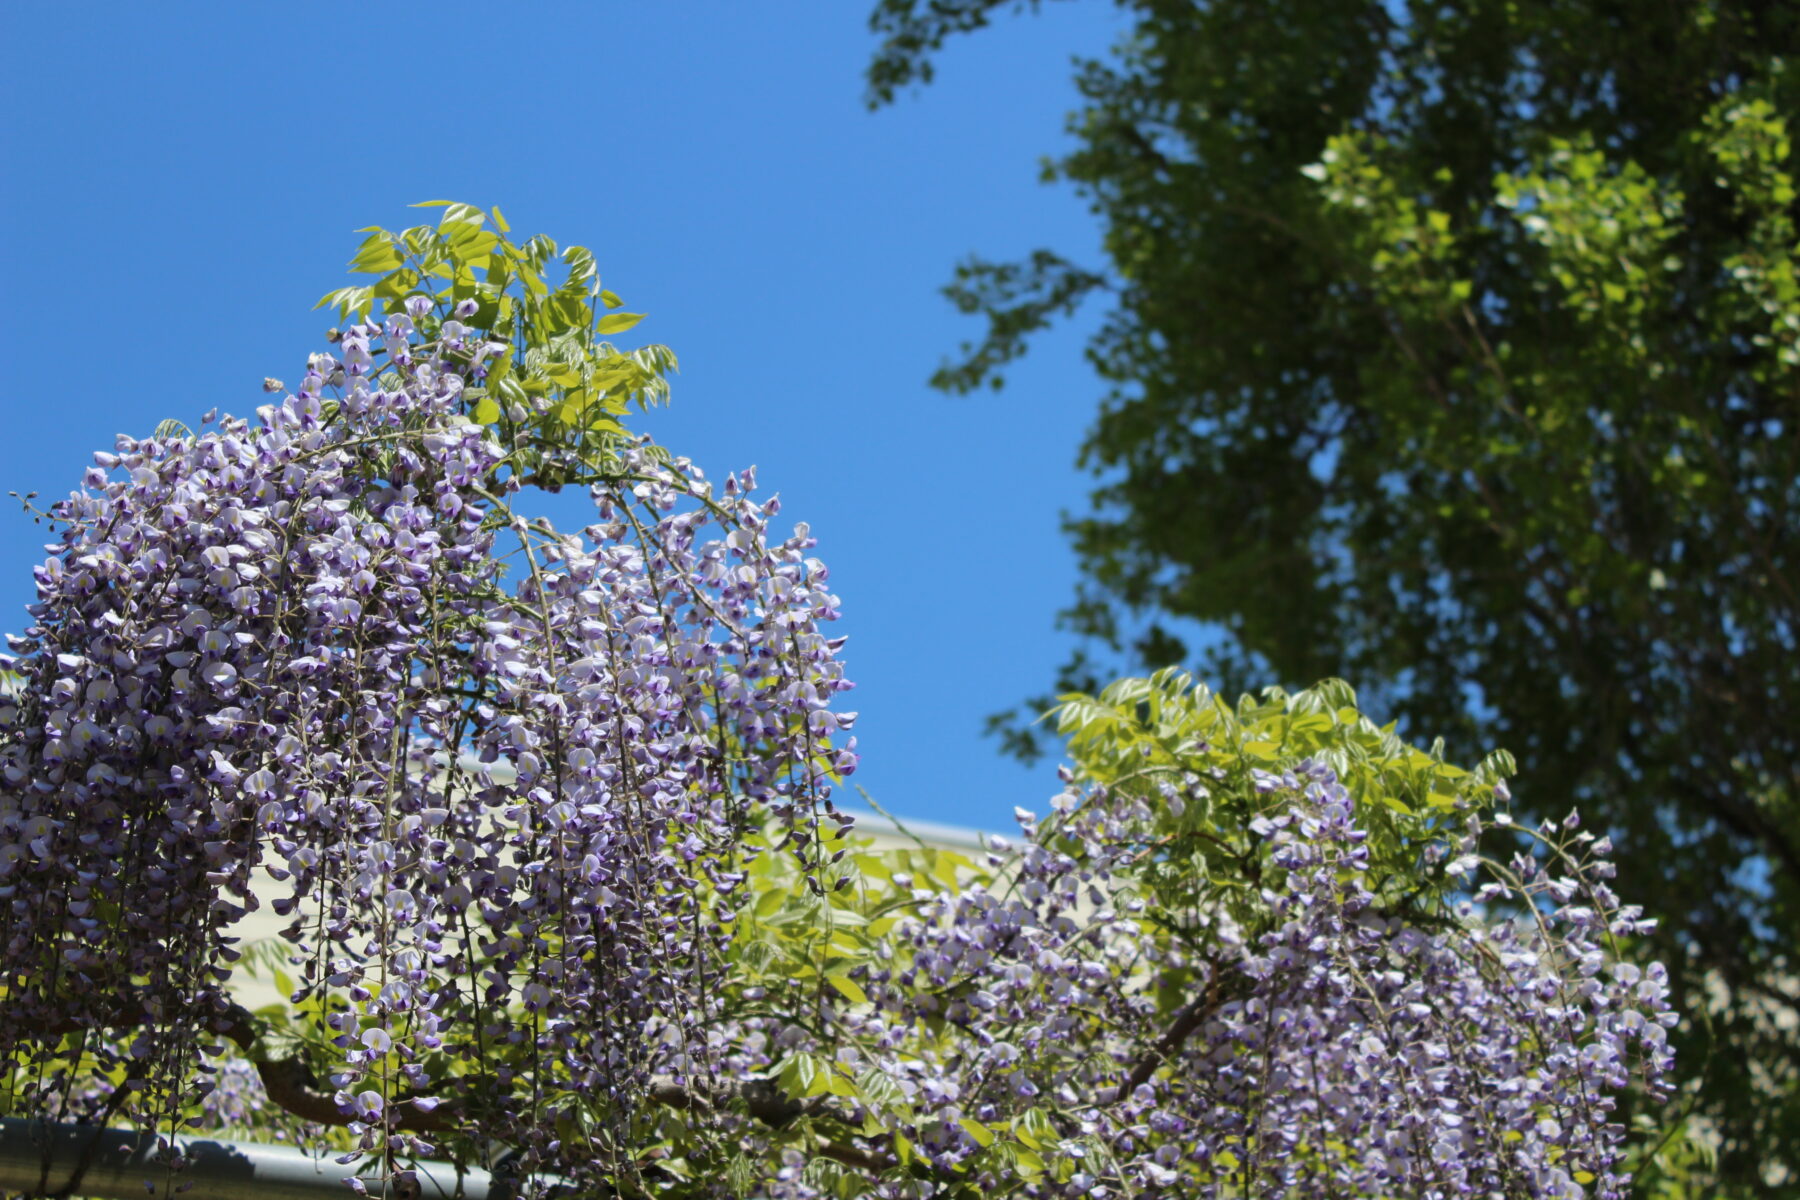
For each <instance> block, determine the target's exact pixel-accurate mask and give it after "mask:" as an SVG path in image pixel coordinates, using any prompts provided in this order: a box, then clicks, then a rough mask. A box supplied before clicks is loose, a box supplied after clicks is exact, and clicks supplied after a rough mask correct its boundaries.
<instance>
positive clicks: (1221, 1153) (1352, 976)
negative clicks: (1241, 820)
mask: <svg viewBox="0 0 1800 1200" xmlns="http://www.w3.org/2000/svg"><path fill="white" fill-rule="evenodd" d="M1252 776H1253V783H1252V787H1253V789H1254V793H1255V795H1256V803H1257V806H1258V808H1259V809H1260V810H1261V812H1260V815H1259V816H1257V817H1256V818H1254V819H1253V820H1252V821H1251V822H1250V829H1249V830H1248V833H1249V834H1250V835H1251V838H1252V842H1251V845H1252V846H1253V848H1254V853H1255V854H1256V855H1258V856H1260V858H1261V861H1262V862H1263V863H1264V866H1263V867H1261V868H1260V870H1261V873H1262V881H1263V882H1262V886H1261V889H1260V896H1259V897H1258V898H1257V899H1256V900H1255V901H1254V902H1253V903H1252V904H1251V909H1252V911H1254V912H1255V913H1256V914H1257V917H1256V924H1257V926H1258V928H1249V927H1246V926H1244V925H1240V924H1239V923H1238V922H1237V921H1236V920H1234V919H1232V918H1231V917H1230V916H1229V915H1228V914H1227V912H1226V911H1225V907H1224V906H1223V905H1220V906H1216V907H1213V908H1211V909H1203V910H1199V911H1196V912H1192V913H1189V914H1182V913H1180V912H1178V911H1174V910H1171V909H1169V908H1167V907H1158V906H1157V905H1155V904H1154V903H1153V902H1151V891H1150V889H1149V887H1148V886H1147V883H1146V873H1145V871H1146V867H1147V866H1148V865H1149V864H1150V861H1151V860H1152V859H1153V858H1154V857H1155V855H1156V854H1157V853H1158V849H1157V848H1158V847H1159V846H1164V845H1166V844H1167V843H1166V841H1164V840H1163V839H1161V838H1159V837H1158V836H1157V835H1156V834H1155V832H1154V829H1155V820H1156V810H1157V809H1158V808H1159V807H1160V808H1162V809H1163V810H1164V811H1165V812H1166V809H1167V806H1168V805H1169V804H1171V803H1173V804H1175V805H1176V806H1178V807H1179V806H1180V805H1181V804H1182V803H1183V802H1184V801H1185V802H1187V803H1193V804H1201V803H1205V802H1206V799H1205V798H1206V796H1207V792H1208V787H1207V785H1206V783H1205V781H1203V780H1202V779H1199V778H1195V777H1191V776H1190V777H1189V779H1188V782H1187V784H1186V785H1185V788H1183V789H1172V790H1171V791H1170V794H1169V795H1166V796H1161V797H1154V798H1147V797H1146V796H1144V795H1142V794H1133V793H1132V792H1130V791H1128V790H1124V789H1116V790H1107V789H1098V790H1094V791H1091V792H1088V793H1085V794H1083V793H1077V792H1074V791H1071V792H1065V793H1064V794H1063V795H1062V796H1060V797H1058V803H1057V808H1058V809H1059V811H1058V812H1057V813H1056V814H1055V816H1054V817H1053V818H1052V819H1051V820H1048V821H1045V822H1043V823H1041V824H1040V823H1038V822H1037V821H1036V820H1035V818H1033V817H1032V816H1031V814H1028V813H1021V822H1022V824H1023V826H1024V832H1025V842H1024V844H1023V845H1022V846H1020V847H1017V848H1013V847H1009V846H1005V845H1004V843H1002V845H1001V846H1000V847H998V848H997V851H996V853H995V854H993V855H991V856H990V858H991V864H992V870H993V875H992V876H991V878H990V881H989V882H987V883H983V884H976V885H973V886H965V887H938V888H934V889H931V890H922V891H920V892H919V893H918V900H919V903H918V905H917V906H916V915H915V916H913V917H911V918H909V919H907V920H905V921H903V922H902V923H901V925H900V926H899V927H898V928H897V930H896V936H897V937H898V938H899V939H900V943H901V945H903V946H904V947H905V948H906V949H907V951H909V953H906V954H904V955H903V956H902V957H900V958H898V959H897V960H896V962H895V965H894V967H893V968H881V967H877V968H876V969H873V970H871V971H870V972H868V973H867V975H866V976H865V977H864V978H863V979H862V983H861V986H862V987H863V988H864V989H866V991H867V992H868V994H869V995H870V996H871V997H872V998H873V999H874V1001H875V1007H876V1013H875V1014H874V1015H873V1016H872V1017H863V1018H861V1019H860V1020H859V1021H858V1022H856V1024H857V1026H858V1027H859V1032H860V1033H862V1034H863V1035H865V1036H864V1037H863V1038H862V1039H861V1049H860V1051H859V1053H860V1054H861V1055H863V1057H862V1058H860V1059H859V1060H858V1061H859V1063H862V1064H873V1065H874V1066H875V1067H876V1068H877V1069H878V1070H879V1071H881V1072H883V1073H884V1074H886V1075H888V1076H890V1077H892V1078H894V1079H896V1080H900V1081H902V1088H903V1090H904V1102H905V1103H904V1106H901V1105H899V1104H896V1105H894V1106H891V1107H890V1108H889V1110H888V1112H887V1113H886V1114H885V1116H886V1117H887V1119H888V1120H890V1121H894V1120H895V1118H894V1113H895V1112H896V1111H898V1112H901V1113H903V1114H904V1115H903V1116H902V1117H901V1118H900V1119H899V1120H898V1121H897V1122H896V1123H895V1131H896V1132H897V1133H898V1134H899V1136H900V1137H902V1138H904V1139H905V1142H906V1144H907V1146H908V1147H909V1151H908V1152H909V1154H911V1155H916V1156H917V1159H918V1160H919V1161H922V1162H923V1163H926V1164H928V1165H929V1167H930V1170H931V1172H932V1173H933V1174H934V1175H935V1176H936V1177H938V1178H940V1179H946V1178H963V1177H967V1178H975V1179H987V1180H989V1181H990V1183H991V1184H992V1186H993V1187H994V1188H995V1189H997V1190H1001V1191H1009V1190H1017V1191H1018V1192H1019V1193H1020V1194H1023V1195H1030V1196H1045V1197H1048V1196H1062V1195H1067V1196H1076V1195H1081V1196H1103V1195H1132V1194H1136V1195H1146V1196H1171V1197H1173V1196H1182V1197H1188V1196H1202V1197H1220V1198H1221V1200H1223V1198H1226V1197H1262V1196H1267V1197H1305V1196H1317V1197H1321V1198H1324V1197H1332V1196H1389V1195H1404V1196H1416V1197H1421V1198H1431V1200H1440V1198H1441V1200H1448V1198H1450V1197H1458V1196H1488V1195H1504V1196H1532V1197H1561V1198H1564V1200H1570V1198H1573V1197H1580V1196H1590V1195H1592V1196H1601V1197H1608V1198H1611V1200H1618V1198H1621V1197H1623V1196H1625V1195H1627V1194H1628V1190H1629V1188H1628V1185H1629V1177H1628V1176H1627V1175H1626V1174H1624V1172H1623V1168H1622V1165H1621V1164H1622V1161H1623V1155H1624V1147H1623V1145H1622V1141H1623V1129H1622V1127H1621V1126H1620V1125H1619V1124H1618V1123H1617V1117H1616V1114H1615V1109H1616V1106H1617V1104H1618V1100H1619V1097H1620V1095H1621V1094H1622V1093H1623V1091H1624V1090H1625V1089H1627V1088H1628V1087H1630V1086H1633V1085H1637V1086H1639V1087H1641V1088H1643V1089H1644V1090H1645V1091H1646V1092H1647V1094H1648V1095H1649V1096H1650V1097H1652V1098H1654V1097H1658V1096H1663V1095H1666V1094H1667V1088H1668V1079H1669V1072H1670V1070H1671V1068H1672V1062H1671V1059H1670V1054H1669V1050H1668V1046H1667V1042H1666V1031H1667V1029H1668V1027H1669V1026H1670V1025H1671V1024H1672V1023H1673V1020H1674V1014H1673V1011H1672V1009H1671V1007H1670V1004H1669V999H1668V988H1667V984H1666V979H1665V975H1664V972H1663V971H1662V968H1661V967H1660V966H1651V967H1649V968H1648V969H1641V968H1639V967H1637V966H1635V965H1633V964H1632V963H1630V962H1627V961H1623V960H1622V959H1621V957H1620V955H1619V953H1618V947H1617V942H1618V939H1627V938H1630V937H1632V936H1633V935H1635V934H1637V933H1639V932H1642V931H1643V930H1644V929H1645V928H1646V927H1647V925H1646V923H1645V922H1644V921H1643V920H1642V919H1641V917H1640V914H1639V913H1638V911H1637V910H1635V909H1631V908H1622V907H1621V906H1620V905H1619V903H1618V901H1617V899H1616V897H1614V896H1613V895H1612V893H1611V892H1610V890H1609V889H1608V887H1607V885H1606V883H1605V880H1606V879H1607V878H1608V877H1610V875H1611V867H1610V864H1609V863H1608V862H1607V859H1606V855H1607V854H1608V852H1609V851H1610V847H1609V846H1608V845H1606V844H1605V843H1603V842H1599V841H1596V840H1594V839H1593V838H1591V837H1590V836H1588V835H1586V834H1582V833H1579V832H1578V831H1577V824H1578V823H1577V822H1576V821H1575V820H1574V819H1573V818H1571V819H1570V821H1568V822H1567V823H1565V824H1564V825H1563V826H1561V827H1560V828H1559V827H1558V826H1557V825H1555V824H1547V825H1545V826H1544V827H1542V828H1541V829H1539V830H1536V831H1526V832H1525V833H1524V834H1523V836H1526V837H1529V838H1531V839H1533V840H1534V842H1535V844H1537V845H1538V847H1539V852H1538V853H1536V854H1533V853H1530V852H1525V851H1521V852H1520V853H1519V854H1517V855H1515V856H1514V857H1512V859H1511V860H1510V861H1499V860H1490V859H1486V858H1483V857H1481V856H1479V855H1477V854H1476V853H1475V851H1474V841H1473V838H1472V836H1470V834H1471V833H1472V831H1473V830H1474V829H1477V828H1479V826H1478V825H1471V826H1470V827H1469V832H1468V833H1465V834H1464V835H1463V836H1460V837H1458V838H1455V839H1453V840H1451V841H1450V842H1439V843H1435V844H1434V847H1435V848H1431V849H1428V851H1427V854H1428V856H1430V857H1436V856H1437V855H1438V854H1440V853H1441V854H1444V855H1454V856H1455V857H1454V858H1453V859H1450V860H1448V861H1447V865H1448V866H1449V867H1450V868H1451V870H1452V871H1453V872H1455V873H1458V874H1465V875H1467V876H1468V877H1471V878H1473V877H1475V876H1485V878H1486V882H1485V883H1483V884H1482V885H1481V887H1480V890H1479V892H1478V893H1476V895H1478V897H1479V901H1478V902H1479V903H1480V904H1481V905H1483V906H1486V907H1485V909H1483V908H1477V907H1476V903H1477V901H1474V900H1470V899H1464V900H1463V901H1461V902H1460V904H1459V905H1453V906H1452V908H1451V910H1450V911H1449V912H1447V913H1445V914H1443V915H1442V916H1439V917H1428V916H1424V915H1421V914H1411V915H1410V916H1403V915H1402V914H1400V913H1393V912H1387V913H1384V912H1382V911H1381V910H1380V908H1379V907H1378V906H1377V905H1376V903H1375V896H1374V895H1373V893H1372V892H1371V890H1370V881H1369V879H1368V875H1367V872H1368V869H1369V865H1370V863H1369V858H1370V856H1369V851H1368V847H1367V839H1368V832H1367V830H1366V829H1365V828H1364V827H1363V826H1362V824H1361V819H1360V817H1359V814H1358V812H1357V811H1356V806H1355V804H1354V802H1353V801H1352V799H1351V796H1350V793H1349V792H1348V791H1347V790H1346V788H1345V787H1343V786H1342V785H1341V784H1340V783H1339V782H1338V780H1337V778H1336V776H1335V774H1334V773H1333V772H1332V770H1331V769H1330V768H1328V767H1326V766H1324V765H1323V764H1321V763H1319V762H1316V761H1308V762H1304V763H1302V764H1300V765H1299V766H1298V767H1297V768H1295V769H1292V770H1288V771H1276V772H1261V771H1256V772H1253V773H1252ZM1184 792H1185V795H1184ZM1220 845H1221V847H1222V846H1223V845H1224V843H1222V842H1221V843H1220ZM904 882H907V883H911V882H913V881H912V880H911V879H906V880H905V881H904ZM1174 929H1180V930H1181V933H1180V935H1179V936H1171V930H1174ZM947 1028H948V1029H950V1030H954V1031H955V1032H954V1035H953V1036H946V1034H945V1030H946V1029H947ZM859 1111H862V1110H859ZM847 1116H848V1118H849V1119H850V1121H851V1122H852V1123H853V1122H854V1121H855V1120H856V1119H858V1114H857V1113H856V1112H852V1113H849V1114H847ZM1001 1130H1010V1131H1011V1135H1012V1136H1011V1138H1010V1139H1008V1138H1007V1137H1006V1135H1004V1134H1001V1133H999V1132H998V1131H1001ZM893 1144H894V1136H893V1135H892V1134H889V1135H887V1136H886V1137H885V1138H883V1139H875V1140H873V1141H869V1142H857V1143H854V1144H853V1145H854V1148H855V1149H856V1150H857V1151H859V1152H876V1151H877V1150H878V1149H879V1148H880V1147H881V1146H891V1145H893ZM1071 1163H1072V1164H1074V1165H1073V1166H1072V1167H1071V1166H1070V1165H1069V1164H1071ZM798 1178H799V1176H796V1179H798ZM827 1190H828V1189H827ZM794 1194H795V1195H800V1194H805V1190H804V1189H801V1190H800V1191H796V1192H794ZM878 1194H881V1195H891V1196H924V1195H927V1194H930V1193H929V1190H928V1189H927V1190H919V1189H918V1187H917V1186H916V1185H914V1184H911V1183H896V1184H895V1185H894V1186H893V1187H892V1188H891V1189H890V1190H888V1191H883V1192H880V1193H878Z"/></svg>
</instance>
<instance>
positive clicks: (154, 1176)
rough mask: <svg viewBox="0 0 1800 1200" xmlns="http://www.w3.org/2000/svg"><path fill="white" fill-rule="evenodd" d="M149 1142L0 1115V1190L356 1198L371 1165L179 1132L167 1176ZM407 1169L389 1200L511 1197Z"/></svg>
mask: <svg viewBox="0 0 1800 1200" xmlns="http://www.w3.org/2000/svg"><path fill="white" fill-rule="evenodd" d="M157 1141H158V1139H157V1137H156V1135H154V1134H150V1133H140V1132H135V1131H132V1130H126V1129H104V1128H97V1127H95V1126H92V1125H61V1124H54V1123H51V1122H48V1121H27V1120H23V1119H21V1118H18V1117H3V1118H0V1193H3V1194H5V1195H8V1196H60V1195H64V1194H72V1195H76V1196H84V1197H88V1198H89V1200H144V1198H145V1197H146V1196H156V1195H160V1194H165V1193H167V1192H168V1191H169V1190H170V1189H169V1187H168V1185H169V1184H170V1183H173V1184H174V1186H175V1187H176V1188H181V1189H184V1190H182V1191H181V1192H180V1196H181V1200H321V1198H322V1197H328V1196H352V1195H354V1193H352V1192H351V1191H350V1189H349V1188H348V1187H347V1186H345V1184H344V1180H345V1179H346V1178H348V1177H349V1176H351V1175H354V1174H357V1173H358V1170H359V1168H362V1169H365V1170H367V1169H368V1168H370V1167H373V1166H375V1165H376V1164H377V1163H378V1162H379V1160H373V1161H371V1160H366V1159H358V1160H356V1161H352V1162H349V1163H345V1164H342V1165H340V1164H339V1163H338V1162H337V1161H336V1158H335V1156H334V1155H325V1156H322V1157H314V1156H313V1155H311V1154H308V1153H306V1152H305V1151H303V1150H299V1149H296V1148H295V1147H293V1146H275V1145H266V1144H261V1143H256V1142H222V1141H214V1140H211V1139H204V1138H185V1137H184V1138H177V1139H176V1143H177V1144H178V1145H179V1146H180V1148H181V1152H182V1154H183V1155H184V1156H185V1157H186V1158H187V1160H188V1164H189V1165H188V1166H187V1167H186V1168H185V1169H183V1170H182V1171H181V1172H180V1173H178V1174H175V1175H171V1174H170V1173H169V1172H168V1171H167V1170H166V1169H165V1168H164V1167H163V1166H162V1165H161V1164H160V1163H158V1162H157ZM84 1159H85V1160H86V1162H87V1164H88V1165H87V1170H86V1171H85V1172H83V1174H82V1176H81V1181H80V1183H79V1184H77V1185H76V1189H75V1190H74V1191H73V1192H72V1193H65V1192H64V1189H65V1188H67V1187H68V1186H69V1182H70V1180H71V1179H72V1178H73V1176H74V1173H75V1171H76V1170H77V1168H79V1166H80V1165H81V1163H82V1162H83V1160H84ZM46 1163H48V1170H47V1171H46V1169H45V1167H46ZM408 1165H409V1166H410V1167H411V1168H412V1169H413V1170H414V1171H416V1172H417V1173H418V1176H417V1178H418V1184H417V1185H416V1186H409V1187H399V1186H390V1187H389V1188H388V1189H387V1191H386V1195H387V1197H388V1200H450V1198H451V1197H460V1198H461V1200H511V1198H512V1197H513V1196H514V1195H516V1188H515V1187H514V1186H513V1181H512V1180H508V1179H505V1178H499V1179H496V1178H495V1177H494V1176H493V1175H491V1174H489V1173H488V1172H486V1171H480V1170H466V1171H464V1172H462V1174H461V1175H458V1174H457V1169H456V1167H455V1166H453V1165H451V1164H450V1163H444V1162H415V1163H410V1164H408ZM364 1178H368V1175H364ZM146 1185H148V1186H146ZM369 1190H370V1194H371V1195H373V1196H380V1195H382V1194H383V1193H382V1190H381V1186H380V1185H379V1184H375V1183H374V1182H373V1181H372V1180H371V1186H370V1189H369Z"/></svg>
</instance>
